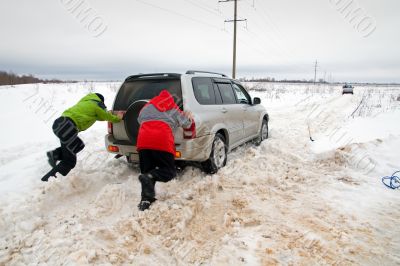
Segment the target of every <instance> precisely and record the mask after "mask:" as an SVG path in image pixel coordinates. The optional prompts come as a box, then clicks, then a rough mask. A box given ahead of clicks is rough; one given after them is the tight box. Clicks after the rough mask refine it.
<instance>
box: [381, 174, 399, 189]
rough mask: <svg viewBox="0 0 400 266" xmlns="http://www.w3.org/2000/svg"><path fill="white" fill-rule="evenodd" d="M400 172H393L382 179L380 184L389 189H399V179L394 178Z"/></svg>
mask: <svg viewBox="0 0 400 266" xmlns="http://www.w3.org/2000/svg"><path fill="white" fill-rule="evenodd" d="M397 173H400V171H397V172H394V173H393V175H392V176H384V177H382V183H383V184H384V185H385V186H387V187H388V188H391V189H396V188H400V177H398V176H396V174H397Z"/></svg>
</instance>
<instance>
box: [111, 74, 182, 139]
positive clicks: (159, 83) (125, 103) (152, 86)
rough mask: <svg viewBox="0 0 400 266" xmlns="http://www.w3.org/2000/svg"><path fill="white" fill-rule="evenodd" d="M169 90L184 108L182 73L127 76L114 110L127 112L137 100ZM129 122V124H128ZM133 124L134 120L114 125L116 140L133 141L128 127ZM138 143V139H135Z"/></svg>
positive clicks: (146, 98) (148, 98) (147, 98)
mask: <svg viewBox="0 0 400 266" xmlns="http://www.w3.org/2000/svg"><path fill="white" fill-rule="evenodd" d="M164 89H166V90H168V91H169V92H170V93H171V95H172V96H173V97H174V100H175V102H176V103H177V105H178V106H179V107H180V108H181V109H182V89H181V81H180V75H178V74H175V75H169V76H166V75H154V76H146V75H144V76H134V77H131V78H127V79H126V80H125V82H124V83H123V84H122V86H121V88H120V90H119V91H118V94H117V96H116V98H115V101H114V107H113V110H114V111H122V112H126V111H127V110H128V108H129V106H131V104H133V103H134V102H136V101H139V100H150V99H152V98H153V97H155V96H157V95H158V94H159V93H160V92H161V91H162V90H164ZM127 123H129V124H127ZM129 126H133V121H122V122H121V123H116V124H114V125H113V135H114V138H115V139H116V140H119V141H125V142H129V143H131V142H132V141H130V140H129V137H128V134H127V132H126V128H129ZM134 143H136V140H135V141H134Z"/></svg>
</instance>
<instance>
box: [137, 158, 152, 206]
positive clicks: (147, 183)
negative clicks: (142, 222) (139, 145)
mask: <svg viewBox="0 0 400 266" xmlns="http://www.w3.org/2000/svg"><path fill="white" fill-rule="evenodd" d="M139 165H140V172H141V175H139V181H140V183H141V185H142V193H141V203H142V202H144V201H145V202H148V205H149V206H150V204H151V203H152V202H154V201H155V191H154V186H155V180H153V179H152V178H151V177H150V176H149V175H148V173H150V172H151V171H152V170H153V169H154V168H155V167H156V165H155V164H154V158H153V157H152V151H151V150H141V151H139ZM141 203H140V204H139V209H142V208H141V207H140V205H141Z"/></svg>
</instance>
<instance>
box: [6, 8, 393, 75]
mask: <svg viewBox="0 0 400 266" xmlns="http://www.w3.org/2000/svg"><path fill="white" fill-rule="evenodd" d="M0 5H1V8H0V34H1V35H0V36H1V43H0V70H6V71H14V72H16V73H21V74H23V73H31V74H34V75H37V76H40V77H44V78H53V77H55V78H62V79H78V80H83V79H88V80H91V79H96V80H110V79H113V80H117V79H123V78H125V77H126V76H127V75H130V74H135V73H138V72H184V71H186V70H188V69H201V70H209V71H218V72H224V73H226V74H229V75H231V65H232V43H233V24H232V23H224V20H225V19H232V18H233V2H228V3H219V4H218V1H217V0H115V1H109V0H36V1H32V0H1V2H0ZM85 10H89V11H88V12H87V13H86V17H85V12H83V11H85ZM352 11H354V13H351V12H352ZM349 12H350V13H349ZM79 13H81V14H79ZM348 13H349V15H348V16H347V17H346V15H347V14H348ZM399 14H400V1H398V0H381V1H377V0H296V1H295V0H254V4H253V0H242V1H239V4H238V15H239V18H240V19H247V23H246V22H240V23H239V24H238V25H239V29H238V50H237V71H238V72H237V77H267V76H270V77H275V78H278V79H283V78H288V79H303V78H304V79H312V78H313V77H314V62H315V60H318V78H324V77H325V78H326V79H327V80H328V81H329V80H332V81H366V82H371V81H376V82H400V51H399V41H400V34H399V29H400V16H399Z"/></svg>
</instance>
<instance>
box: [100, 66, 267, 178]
mask: <svg viewBox="0 0 400 266" xmlns="http://www.w3.org/2000/svg"><path fill="white" fill-rule="evenodd" d="M163 89H167V90H168V91H169V92H170V93H171V94H172V95H174V97H175V100H176V102H177V103H178V106H179V107H180V108H181V109H182V110H189V111H191V112H192V113H193V115H194V120H195V123H194V124H193V125H192V127H191V128H190V129H185V130H183V129H179V130H177V132H176V134H175V147H176V156H175V159H176V162H177V165H178V166H179V165H180V164H182V163H183V165H185V163H186V164H188V163H189V162H192V163H194V162H195V163H200V165H201V167H202V169H203V170H204V171H205V172H207V173H216V172H217V171H218V169H219V168H221V167H223V166H225V164H226V161H227V153H228V152H229V151H231V150H232V149H234V148H235V147H237V146H239V145H241V144H243V143H245V142H248V141H251V140H254V142H255V143H256V144H260V143H261V142H262V141H263V140H265V139H267V138H268V120H269V116H268V114H267V111H266V110H265V108H264V107H263V106H262V105H261V104H260V102H261V100H260V98H253V99H252V98H250V95H249V93H248V92H247V91H246V89H245V88H244V87H243V86H242V85H241V84H240V83H239V82H238V81H237V80H234V79H230V78H228V77H227V76H225V75H223V74H217V73H212V72H203V71H187V72H186V73H185V74H175V73H156V74H141V75H135V76H130V77H128V78H127V79H126V80H125V82H124V83H123V84H122V86H121V88H120V89H119V92H118V93H117V96H116V98H115V102H114V106H113V111H114V112H120V113H121V112H122V113H123V114H124V120H123V121H122V122H121V123H117V124H111V123H109V134H108V135H107V136H106V138H105V139H106V147H107V150H108V151H109V152H111V153H114V154H117V157H121V156H126V157H127V159H128V161H129V162H137V161H138V160H139V156H138V152H137V150H136V139H137V134H138V130H139V124H138V122H137V118H138V115H139V112H140V110H141V108H142V107H143V106H144V105H145V104H146V103H147V102H148V101H149V100H150V99H151V98H153V97H154V96H156V95H158V94H159V93H160V92H161V90H163Z"/></svg>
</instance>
